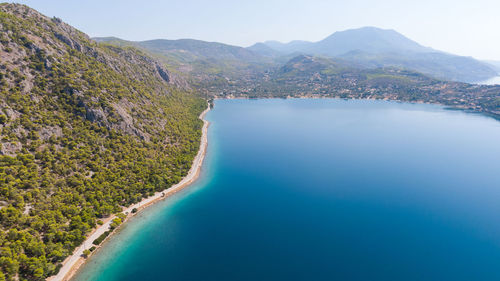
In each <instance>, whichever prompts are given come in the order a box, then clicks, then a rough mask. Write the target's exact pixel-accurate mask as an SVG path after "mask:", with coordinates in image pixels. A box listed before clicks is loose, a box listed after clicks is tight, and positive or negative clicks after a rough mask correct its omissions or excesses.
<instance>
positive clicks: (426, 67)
mask: <svg viewBox="0 0 500 281" xmlns="http://www.w3.org/2000/svg"><path fill="white" fill-rule="evenodd" d="M263 44H265V45H267V46H268V47H270V48H271V49H274V50H276V51H279V52H282V53H284V54H290V53H303V54H309V55H320V56H328V57H332V58H337V57H340V58H343V59H346V60H350V61H352V62H354V63H357V64H360V65H364V66H365V67H367V68H376V67H386V66H396V67H405V68H408V69H410V70H415V71H419V72H422V73H425V74H428V75H432V76H434V77H436V78H438V79H445V80H452V81H460V82H476V81H482V80H486V79H488V78H491V77H494V76H496V75H497V74H498V71H497V70H495V69H494V68H493V67H492V66H490V65H489V64H486V63H484V62H481V61H479V60H476V59H474V58H472V57H464V56H457V55H453V54H449V53H446V52H442V51H438V50H434V49H432V48H430V47H424V46H422V45H420V44H418V43H417V42H415V41H413V40H411V39H409V38H407V37H405V36H404V35H402V34H400V33H398V32H397V31H395V30H392V29H380V28H376V27H362V28H357V29H349V30H344V31H337V32H335V33H333V34H331V35H329V36H327V37H326V38H324V39H322V40H320V41H317V42H308V41H297V40H295V41H291V42H289V43H280V42H276V41H265V42H263ZM256 51H258V50H256ZM354 54H357V55H354Z"/></svg>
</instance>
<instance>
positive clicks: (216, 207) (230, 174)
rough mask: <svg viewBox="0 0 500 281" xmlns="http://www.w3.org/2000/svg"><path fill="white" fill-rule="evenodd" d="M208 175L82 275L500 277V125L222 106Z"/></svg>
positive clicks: (424, 110)
mask: <svg viewBox="0 0 500 281" xmlns="http://www.w3.org/2000/svg"><path fill="white" fill-rule="evenodd" d="M207 118H208V120H209V121H210V122H211V125H210V128H209V147H208V154H207V158H206V162H205V163H204V166H203V170H202V175H201V177H200V179H199V180H198V181H197V182H196V183H195V184H194V185H193V186H191V187H189V188H187V189H185V190H184V191H182V192H180V193H178V194H176V195H174V196H173V197H171V198H168V199H167V200H165V201H163V202H161V203H158V204H156V205H154V206H153V207H151V208H149V209H147V210H145V211H144V212H141V213H140V214H139V215H138V216H136V217H134V218H133V219H132V220H131V221H130V222H128V223H127V224H125V225H124V226H123V227H122V228H121V229H120V230H119V233H118V234H117V235H115V236H114V237H113V238H112V239H111V240H110V241H109V242H106V243H105V245H104V247H103V248H101V249H100V250H99V252H98V253H97V254H96V255H94V256H92V257H91V258H90V259H89V261H88V263H87V264H86V265H85V266H83V268H82V270H80V272H79V273H78V275H77V276H76V277H75V278H74V280H78V281H83V280H99V281H111V280H440V281H441V280H500V270H499V268H500V216H499V214H500V204H499V202H500V173H499V171H500V146H499V145H498V144H499V143H500V123H499V122H498V121H496V120H493V119H491V118H488V117H485V116H482V115H479V114H469V113H465V112H461V111H449V110H446V109H444V108H442V107H440V106H436V105H424V104H406V103H397V102H384V101H367V100H338V99H291V100H278V99H269V100H217V101H216V105H215V108H214V110H212V111H211V112H209V114H208V115H207Z"/></svg>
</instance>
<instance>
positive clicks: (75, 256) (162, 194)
mask: <svg viewBox="0 0 500 281" xmlns="http://www.w3.org/2000/svg"><path fill="white" fill-rule="evenodd" d="M209 110H210V105H209V106H208V107H207V109H205V110H204V111H203V112H202V113H201V114H200V116H199V118H200V119H201V120H202V121H203V127H202V136H201V141H200V148H199V150H198V153H197V154H196V156H195V157H194V159H193V164H192V165H191V168H190V169H189V172H188V174H187V175H186V176H185V177H184V178H182V180H181V181H180V182H178V183H176V184H174V185H173V186H171V187H170V188H167V189H165V190H163V191H159V192H156V193H155V194H154V195H152V196H149V197H147V198H144V199H142V200H141V201H140V202H138V203H135V204H133V205H130V206H129V207H127V208H125V209H123V210H122V213H125V214H126V215H127V216H126V217H125V219H124V220H123V222H122V223H121V224H120V225H122V224H124V223H125V222H126V221H127V220H128V219H129V218H131V217H133V216H135V215H136V214H137V213H138V212H139V211H141V210H143V209H145V208H147V207H149V206H151V205H153V204H154V203H157V202H159V201H161V200H163V199H165V198H167V197H169V196H170V195H172V194H175V193H177V192H178V191H180V190H182V189H184V188H185V187H188V186H189V185H191V184H192V183H193V182H194V181H196V180H197V179H198V177H199V175H200V171H201V166H202V164H203V160H204V159H205V155H206V152H207V146H208V136H207V133H208V126H209V125H210V122H208V121H207V120H205V115H206V113H207V112H208V111H209ZM133 209H137V212H135V213H132V210H133ZM116 217H117V216H116V215H111V216H109V217H108V218H106V219H105V220H103V222H104V223H103V224H102V225H99V226H98V227H96V228H94V229H93V230H92V232H90V233H89V235H88V237H87V238H86V239H85V241H83V243H82V244H81V245H80V246H78V247H77V248H76V249H75V250H74V251H73V253H72V254H71V255H70V256H68V257H67V258H66V259H65V260H64V261H63V262H62V263H61V264H62V267H61V269H60V270H59V272H58V273H57V274H56V275H53V276H50V277H48V278H47V279H46V280H47V281H69V280H71V278H72V277H73V276H74V275H75V274H76V272H77V271H78V269H80V267H81V266H82V265H83V264H85V262H86V260H87V259H88V258H89V257H90V256H91V255H92V254H93V253H95V252H96V251H97V250H98V249H99V248H100V247H101V246H102V245H103V244H104V242H105V241H106V240H108V239H109V238H110V237H111V236H113V234H114V233H115V231H116V229H118V228H119V227H118V228H116V229H114V230H113V231H112V232H111V233H110V234H109V235H108V236H107V237H106V238H105V239H104V241H102V242H101V243H100V244H99V245H97V246H96V245H93V244H92V242H93V241H94V240H95V239H97V238H98V237H99V236H100V235H101V234H103V233H104V232H106V231H108V230H109V226H110V225H111V222H112V221H113V219H114V218H116ZM92 246H95V247H96V249H95V250H94V251H93V252H92V253H91V254H90V255H89V257H87V258H84V257H83V251H84V250H86V249H88V248H90V247H92Z"/></svg>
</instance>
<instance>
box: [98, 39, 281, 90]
mask: <svg viewBox="0 0 500 281" xmlns="http://www.w3.org/2000/svg"><path fill="white" fill-rule="evenodd" d="M93 39H94V40H96V41H97V42H102V43H106V44H111V45H114V46H121V47H127V46H132V47H135V48H138V49H140V50H142V51H144V52H146V53H147V54H149V55H150V56H153V57H155V58H156V59H157V60H159V61H161V62H162V63H164V64H165V65H167V66H168V67H170V69H174V70H175V71H176V73H178V74H180V75H181V76H182V77H184V78H185V79H187V80H189V82H191V84H193V85H199V84H207V83H208V84H213V85H218V84H227V83H230V81H232V80H237V79H241V78H242V77H246V78H244V79H253V77H255V75H257V73H261V72H263V71H265V70H266V69H267V68H270V67H272V66H273V64H274V61H273V58H271V57H268V56H265V55H261V54H258V53H256V52H254V51H253V50H249V49H246V48H242V47H237V46H231V45H227V44H222V43H216V42H206V41H201V40H193V39H180V40H165V39H157V40H149V41H139V42H134V41H126V40H122V39H118V38H115V37H102V38H93Z"/></svg>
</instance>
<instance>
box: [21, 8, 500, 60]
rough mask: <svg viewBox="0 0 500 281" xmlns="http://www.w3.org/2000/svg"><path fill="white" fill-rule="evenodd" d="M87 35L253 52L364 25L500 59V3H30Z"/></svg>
mask: <svg viewBox="0 0 500 281" xmlns="http://www.w3.org/2000/svg"><path fill="white" fill-rule="evenodd" d="M16 2H21V3H24V4H27V5H29V6H31V7H33V8H35V9H37V10H39V11H41V12H42V13H44V14H46V15H48V16H57V17H60V18H61V19H63V20H64V21H65V22H67V23H69V24H71V25H73V26H75V27H77V28H78V29H80V30H82V31H84V32H86V33H87V34H89V35H90V36H116V37H120V38H123V39H128V40H146V39H156V38H165V39H179V38H194V39H201V40H206V41H218V42H223V43H228V44H233V45H239V46H245V47H246V46H249V45H251V44H253V43H255V42H258V41H265V40H279V41H284V42H286V41H290V40H296V39H300V40H309V41H318V40H321V39H323V38H324V37H326V36H328V35H330V34H331V33H333V32H335V31H339V30H345V29H349V28H356V27H362V26H377V27H381V28H390V29H395V30H396V31H399V32H400V33H402V34H404V35H406V36H408V37H409V38H410V39H413V40H415V41H417V42H419V43H421V44H422V45H425V46H430V47H433V48H435V49H439V50H443V51H447V52H451V53H455V54H459V55H466V56H473V57H476V58H479V59H495V60H500V0H474V1H472V0H412V1H409V0H376V1H372V0H343V1H340V0H329V1H327V0H308V1H306V0H301V1H297V0H250V1H237V0H164V1H160V0H136V1H132V0H85V1H84V0H57V1H56V0H26V1H16Z"/></svg>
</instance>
